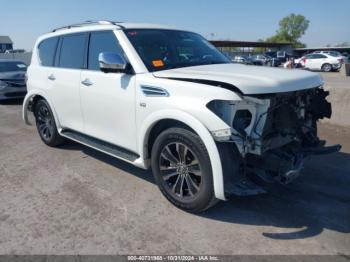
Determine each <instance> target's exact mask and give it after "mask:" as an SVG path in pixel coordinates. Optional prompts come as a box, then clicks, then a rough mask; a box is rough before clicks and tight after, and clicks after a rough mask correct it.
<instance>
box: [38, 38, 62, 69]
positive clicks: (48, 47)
mask: <svg viewBox="0 0 350 262" xmlns="http://www.w3.org/2000/svg"><path fill="white" fill-rule="evenodd" d="M57 43H58V37H53V38H48V39H46V40H44V41H42V42H41V43H40V44H39V47H38V50H39V59H40V63H41V65H43V66H53V63H54V59H55V53H56V48H57Z"/></svg>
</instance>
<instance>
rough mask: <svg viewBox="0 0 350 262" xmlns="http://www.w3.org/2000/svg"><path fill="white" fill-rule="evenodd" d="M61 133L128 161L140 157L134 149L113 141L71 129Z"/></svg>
mask: <svg viewBox="0 0 350 262" xmlns="http://www.w3.org/2000/svg"><path fill="white" fill-rule="evenodd" d="M60 135H61V136H63V137H66V138H68V139H71V140H74V141H76V142H78V143H81V144H83V145H86V146H88V147H91V148H94V149H96V150H98V151H101V152H103V153H106V154H108V155H111V156H114V157H116V158H120V159H122V160H125V161H127V162H131V163H132V162H134V161H135V160H136V159H138V158H139V157H140V156H139V155H138V154H136V153H134V152H132V151H129V150H127V149H125V148H122V147H119V146H116V145H113V144H111V143H108V142H105V141H102V140H100V139H97V138H94V137H91V136H88V135H85V134H82V133H79V132H77V131H74V130H70V129H65V130H62V131H61V133H60Z"/></svg>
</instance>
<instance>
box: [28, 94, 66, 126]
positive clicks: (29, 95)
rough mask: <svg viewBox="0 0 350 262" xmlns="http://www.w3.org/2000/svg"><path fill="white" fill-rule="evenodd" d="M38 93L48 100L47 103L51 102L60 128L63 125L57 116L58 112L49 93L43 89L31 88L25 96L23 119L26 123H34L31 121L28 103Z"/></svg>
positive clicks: (50, 104)
mask: <svg viewBox="0 0 350 262" xmlns="http://www.w3.org/2000/svg"><path fill="white" fill-rule="evenodd" d="M37 95H38V96H41V97H43V98H44V99H45V100H46V101H47V103H48V104H49V106H50V108H51V111H52V113H53V114H54V118H55V122H56V126H57V128H58V130H60V128H61V125H60V122H59V120H58V116H57V113H56V111H55V108H54V107H53V105H52V102H51V100H50V99H49V98H48V96H47V94H46V93H45V92H44V91H42V90H31V91H29V92H28V93H27V95H26V96H25V98H24V100H23V106H22V119H23V121H24V123H25V124H26V125H32V123H31V122H30V121H29V117H28V105H29V103H30V102H31V101H32V99H33V98H34V97H35V96H37Z"/></svg>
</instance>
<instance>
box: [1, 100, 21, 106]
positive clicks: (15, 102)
mask: <svg viewBox="0 0 350 262" xmlns="http://www.w3.org/2000/svg"><path fill="white" fill-rule="evenodd" d="M23 99H24V98H16V99H7V100H0V105H11V106H18V105H22V104H23Z"/></svg>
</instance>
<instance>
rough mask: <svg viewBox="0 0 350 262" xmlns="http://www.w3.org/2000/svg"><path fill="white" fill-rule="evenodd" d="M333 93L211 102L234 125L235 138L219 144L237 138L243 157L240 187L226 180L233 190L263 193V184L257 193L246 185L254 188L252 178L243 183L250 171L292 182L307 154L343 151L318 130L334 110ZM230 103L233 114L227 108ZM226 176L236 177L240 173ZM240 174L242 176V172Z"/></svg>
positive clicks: (263, 177) (313, 91) (317, 90)
mask: <svg viewBox="0 0 350 262" xmlns="http://www.w3.org/2000/svg"><path fill="white" fill-rule="evenodd" d="M328 95H329V92H327V91H324V90H323V89H322V88H313V89H308V90H302V91H295V92H287V93H277V94H264V95H255V96H247V97H245V96H244V97H243V98H244V100H243V101H242V102H239V103H231V104H230V105H229V104H228V103H223V101H212V102H211V103H209V104H208V108H209V109H211V110H212V111H213V112H214V113H216V114H218V116H220V117H221V118H222V119H223V120H224V121H227V123H228V122H230V123H231V127H232V135H231V137H230V138H229V140H228V141H221V142H218V144H219V143H231V146H232V150H233V151H238V152H237V153H234V154H233V156H232V157H234V158H237V157H238V158H240V167H239V172H240V174H239V176H238V177H239V179H238V180H239V181H238V184H237V183H236V184H235V185H236V186H238V189H237V188H235V185H234V184H232V183H230V182H229V181H225V184H226V182H227V184H229V185H231V187H233V188H231V189H230V190H228V191H232V192H233V193H235V194H238V195H240V194H245V195H246V194H255V193H261V192H260V191H261V190H255V191H254V190H253V191H254V192H255V193H253V192H251V193H249V190H248V191H247V190H245V189H247V188H248V189H249V188H254V184H253V183H251V182H247V180H246V184H245V185H242V184H240V183H241V182H242V181H241V180H242V179H245V178H244V177H245V174H248V173H249V174H253V175H255V176H257V177H259V178H260V179H261V180H263V181H265V182H271V181H278V182H280V183H283V184H287V183H289V182H291V181H293V180H294V179H295V178H296V177H298V176H299V174H300V171H301V170H302V168H303V162H304V159H305V158H306V157H307V156H309V155H313V154H327V153H332V152H337V151H339V150H340V148H341V146H340V145H335V146H331V147H325V141H323V140H320V139H319V138H318V136H317V121H318V120H319V119H323V118H330V117H331V114H332V109H331V104H330V103H329V102H328V101H327V100H326V97H327V96H328ZM229 109H230V110H231V112H233V113H232V114H230V113H227V112H230V110H229ZM233 147H236V149H235V148H233ZM231 161H232V160H231ZM222 164H223V165H225V163H222ZM231 169H232V168H231ZM227 172H230V171H227ZM224 176H225V177H226V179H228V180H232V179H230V177H231V176H234V174H224ZM234 179H235V180H237V175H236V177H235V178H234ZM231 182H232V181H231ZM239 189H242V190H239ZM242 192H243V193H242ZM247 192H248V193H247Z"/></svg>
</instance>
